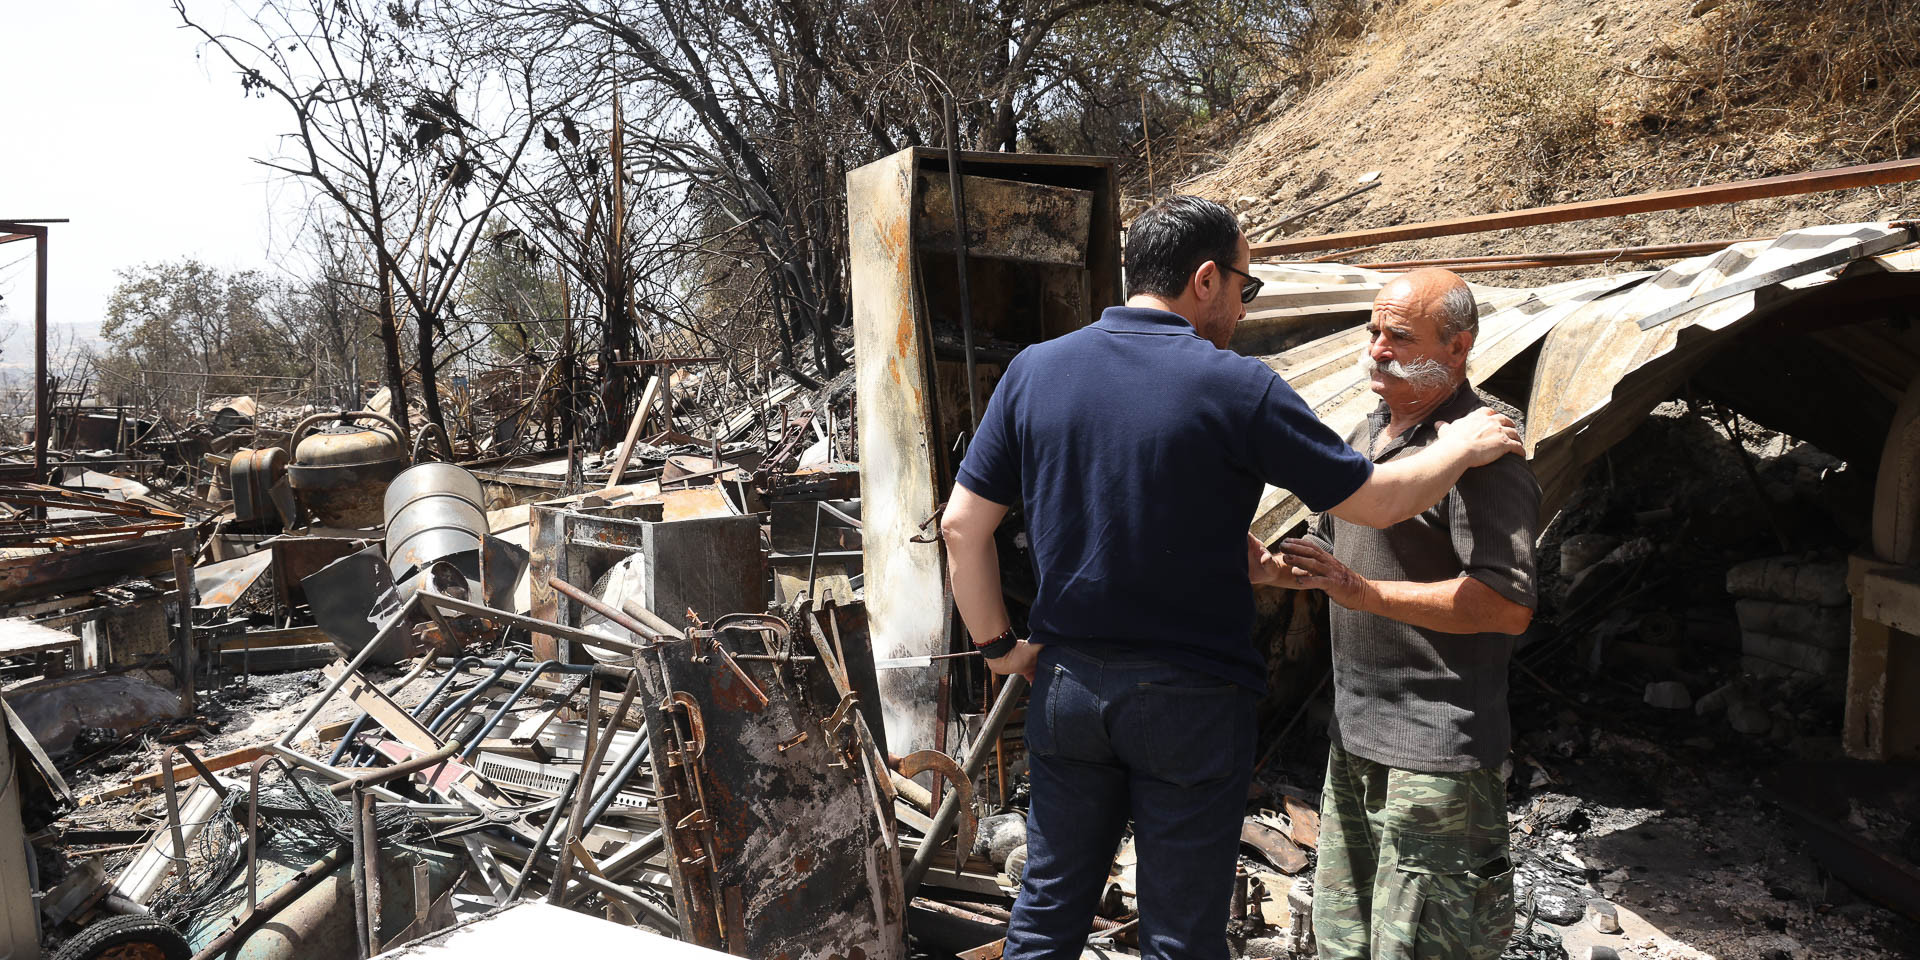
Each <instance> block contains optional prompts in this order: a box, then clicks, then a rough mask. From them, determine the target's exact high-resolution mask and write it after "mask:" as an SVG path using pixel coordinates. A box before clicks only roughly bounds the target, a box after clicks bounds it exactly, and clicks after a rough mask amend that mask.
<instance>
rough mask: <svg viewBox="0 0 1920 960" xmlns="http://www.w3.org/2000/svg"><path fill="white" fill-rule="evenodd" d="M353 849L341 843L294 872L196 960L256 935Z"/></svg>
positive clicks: (209, 958) (195, 959) (209, 957)
mask: <svg viewBox="0 0 1920 960" xmlns="http://www.w3.org/2000/svg"><path fill="white" fill-rule="evenodd" d="M349 853H350V851H349V850H348V848H347V847H345V846H338V847H335V848H333V852H332V853H329V854H327V855H326V856H324V857H321V858H320V859H318V860H315V861H314V862H313V863H311V864H308V865H307V868H306V869H305V870H302V871H300V872H299V873H296V874H294V875H293V877H292V879H290V880H288V881H287V882H286V883H283V884H281V885H280V889H278V890H275V891H274V892H273V893H272V894H270V895H269V896H268V897H267V898H266V899H265V900H262V901H260V903H259V905H258V906H256V907H254V908H253V909H252V910H250V911H248V912H247V914H246V916H243V917H241V918H240V921H239V922H238V923H236V924H235V925H234V927H233V929H231V930H228V931H227V932H226V933H223V934H221V935H219V936H217V937H215V938H213V942H211V943H209V944H207V947H206V949H204V950H202V951H200V952H199V953H196V954H194V955H193V960H213V958H214V957H217V956H220V955H221V954H223V953H226V952H227V951H228V950H229V949H230V948H234V947H238V946H239V945H240V944H242V943H245V942H246V940H247V938H248V937H251V936H253V933H254V931H255V930H258V929H260V925H261V924H263V923H265V922H267V921H268V920H271V919H273V917H274V915H275V914H278V913H279V912H280V911H281V910H283V909H285V908H286V906H287V905H288V904H290V903H292V902H293V901H295V900H298V899H300V897H301V895H303V894H305V893H306V892H307V891H308V890H311V889H313V888H314V887H316V886H318V885H319V884H320V881H322V880H324V879H326V878H327V877H329V876H331V875H332V874H333V871H335V870H337V869H339V867H340V864H342V863H345V862H346V860H347V857H348V855H349Z"/></svg>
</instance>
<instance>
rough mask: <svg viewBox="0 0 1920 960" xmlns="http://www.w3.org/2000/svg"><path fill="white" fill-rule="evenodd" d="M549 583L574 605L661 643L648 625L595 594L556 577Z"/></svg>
mask: <svg viewBox="0 0 1920 960" xmlns="http://www.w3.org/2000/svg"><path fill="white" fill-rule="evenodd" d="M548 582H549V583H551V584H552V585H553V589H554V592H556V593H558V594H560V595H561V596H563V597H566V598H567V599H569V600H572V601H573V602H574V603H577V604H579V605H581V606H583V607H586V608H587V609H588V610H592V611H593V612H594V613H597V614H599V615H601V616H603V617H606V618H607V619H608V620H612V621H613V622H614V624H615V625H617V626H619V627H620V628H621V629H623V630H626V631H627V632H628V633H631V634H633V635H634V636H636V637H639V638H640V639H642V640H645V641H647V642H648V643H658V642H659V640H660V635H659V634H658V633H657V632H655V631H654V630H653V629H651V628H649V627H648V626H647V625H646V624H644V623H641V622H640V621H639V620H637V619H635V618H633V617H631V616H628V615H627V613H626V612H625V611H623V610H617V609H615V608H614V607H613V605H612V604H609V603H607V602H605V601H603V600H601V599H600V598H599V597H596V596H594V595H593V594H591V593H588V592H586V591H585V590H582V589H580V588H579V587H576V586H574V585H573V584H571V583H568V582H566V581H565V580H561V579H559V578H557V577H556V578H554V579H553V580H550V581H548Z"/></svg>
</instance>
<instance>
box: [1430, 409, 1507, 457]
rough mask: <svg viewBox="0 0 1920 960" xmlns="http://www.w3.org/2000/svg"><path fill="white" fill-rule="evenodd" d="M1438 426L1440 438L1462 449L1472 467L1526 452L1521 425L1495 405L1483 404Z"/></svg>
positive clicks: (1453, 446)
mask: <svg viewBox="0 0 1920 960" xmlns="http://www.w3.org/2000/svg"><path fill="white" fill-rule="evenodd" d="M1436 430H1437V431H1438V433H1439V442H1440V443H1443V444H1447V445H1448V446H1450V447H1451V448H1452V449H1454V450H1456V451H1457V452H1459V454H1460V455H1461V456H1463V457H1464V458H1465V460H1466V462H1467V465H1468V466H1469V467H1484V466H1486V465H1487V464H1489V463H1492V462H1494V461H1495V460H1498V459H1500V458H1501V457H1504V456H1506V455H1507V454H1509V453H1518V454H1522V455H1524V454H1525V453H1526V447H1524V446H1522V445H1521V443H1520V428H1519V427H1517V426H1515V425H1514V422H1513V419H1512V418H1511V417H1508V416H1507V415H1506V414H1504V413H1501V412H1500V411H1498V410H1495V409H1493V408H1492V407H1481V408H1480V409H1478V410H1475V411H1474V412H1472V413H1469V414H1467V415H1466V416H1464V417H1461V418H1460V419H1458V420H1454V421H1451V422H1448V423H1441V424H1439V425H1438V426H1437V427H1436Z"/></svg>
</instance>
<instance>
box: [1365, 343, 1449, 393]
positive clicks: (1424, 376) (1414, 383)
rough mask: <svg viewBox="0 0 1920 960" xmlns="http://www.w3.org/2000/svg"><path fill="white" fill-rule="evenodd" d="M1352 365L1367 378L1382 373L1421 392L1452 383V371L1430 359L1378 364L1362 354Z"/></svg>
mask: <svg viewBox="0 0 1920 960" xmlns="http://www.w3.org/2000/svg"><path fill="white" fill-rule="evenodd" d="M1354 365H1355V366H1357V367H1359V368H1360V372H1362V373H1365V374H1366V375H1368V376H1372V375H1373V374H1375V373H1383V374H1386V375H1387V376H1389V377H1392V378H1393V379H1395V380H1403V381H1405V382H1406V383H1407V385H1408V386H1411V387H1414V388H1416V389H1421V390H1430V389H1434V388H1437V387H1444V386H1447V385H1448V384H1450V383H1452V382H1453V371H1452V370H1450V369H1448V368H1447V365H1446V364H1444V363H1441V362H1440V361H1438V360H1435V359H1433V358H1432V357H1422V358H1421V359H1419V360H1415V361H1413V362H1412V363H1401V362H1400V361H1398V360H1389V361H1387V362H1386V363H1380V362H1378V361H1376V360H1374V359H1373V357H1372V356H1371V355H1369V354H1367V353H1365V352H1362V353H1361V354H1360V359H1359V360H1358V361H1356V362H1355V364H1354Z"/></svg>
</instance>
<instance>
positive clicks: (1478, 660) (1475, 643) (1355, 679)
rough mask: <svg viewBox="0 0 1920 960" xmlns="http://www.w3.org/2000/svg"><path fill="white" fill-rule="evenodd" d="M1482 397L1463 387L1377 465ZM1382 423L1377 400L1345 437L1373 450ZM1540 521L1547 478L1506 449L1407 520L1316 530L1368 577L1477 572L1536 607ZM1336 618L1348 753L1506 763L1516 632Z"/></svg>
mask: <svg viewBox="0 0 1920 960" xmlns="http://www.w3.org/2000/svg"><path fill="white" fill-rule="evenodd" d="M1485 402H1486V401H1483V400H1482V399H1481V397H1480V396H1479V395H1478V394H1477V393H1476V392H1475V391H1474V390H1473V389H1472V388H1471V387H1469V386H1466V385H1464V384H1463V385H1462V386H1461V387H1460V389H1459V391H1458V392H1456V393H1455V394H1454V395H1453V396H1452V397H1450V398H1449V399H1448V400H1447V402H1446V403H1443V404H1441V405H1440V407H1439V408H1438V409H1436V410H1435V411H1434V412H1433V413H1432V414H1431V415H1430V416H1429V417H1428V418H1427V420H1426V421H1424V422H1422V423H1421V424H1419V425H1418V426H1416V427H1414V428H1413V429H1411V430H1408V431H1407V432H1405V433H1403V434H1401V435H1400V436H1398V437H1395V438H1394V439H1393V440H1391V441H1389V442H1387V443H1386V444H1385V445H1383V446H1382V447H1381V448H1380V449H1379V451H1378V452H1376V453H1374V454H1373V460H1374V462H1375V463H1385V462H1387V461H1389V460H1392V459H1393V458H1395V457H1397V456H1402V455H1404V454H1406V453H1407V452H1408V451H1412V450H1417V449H1419V448H1421V447H1424V446H1426V445H1427V444H1429V443H1432V442H1433V440H1434V437H1435V436H1436V433H1435V424H1437V423H1440V422H1444V421H1448V420H1453V419H1456V418H1458V417H1461V416H1465V415H1466V414H1469V413H1472V412H1473V411H1474V410H1475V409H1476V408H1478V407H1480V406H1482V405H1483V404H1484V403H1485ZM1496 406H1497V405H1496ZM1516 419H1517V418H1516ZM1386 425H1387V408H1386V405H1385V404H1381V406H1380V408H1379V409H1378V410H1376V411H1375V412H1374V413H1373V414H1372V415H1371V416H1369V417H1368V418H1367V420H1366V422H1364V423H1362V424H1361V425H1360V426H1359V427H1358V428H1357V429H1355V430H1354V432H1353V434H1352V435H1351V436H1350V437H1348V442H1349V443H1351V444H1353V446H1354V449H1356V450H1360V451H1361V452H1363V453H1364V452H1366V451H1369V450H1372V449H1373V441H1374V438H1375V437H1376V436H1377V435H1378V434H1379V433H1380V432H1381V431H1382V430H1384V429H1385V428H1386ZM1539 528H1540V484H1539V482H1538V481H1536V480H1535V479H1534V476H1533V471H1532V470H1530V469H1529V468H1528V467H1527V463H1526V460H1525V459H1523V458H1522V457H1520V456H1519V455H1518V454H1509V455H1507V456H1505V457H1502V458H1500V459H1499V460H1497V461H1495V462H1493V463H1491V464H1488V465H1487V466H1484V467H1476V468H1474V469H1472V470H1468V471H1467V472H1466V473H1465V474H1463V475H1461V477H1460V481H1459V483H1457V484H1455V486H1454V488H1453V490H1452V491H1451V492H1450V493H1448V494H1447V497H1446V499H1444V500H1441V501H1440V502H1439V503H1438V504H1436V505H1435V506H1434V507H1432V508H1431V509H1429V510H1427V511H1426V512H1425V513H1422V514H1420V515H1419V516H1417V517H1414V518H1413V519H1411V520H1406V521H1403V522H1401V523H1397V524H1394V525H1393V526H1391V527H1388V528H1386V529H1384V530H1376V529H1374V528H1371V527H1363V526H1359V525H1356V524H1351V523H1347V522H1345V521H1342V520H1338V519H1335V518H1334V517H1333V516H1332V515H1331V514H1321V515H1320V516H1319V518H1318V519H1316V520H1315V522H1314V524H1313V527H1312V529H1311V530H1310V532H1309V535H1308V536H1309V539H1312V540H1317V541H1319V542H1320V543H1321V544H1322V546H1325V547H1327V548H1328V549H1330V550H1331V551H1332V552H1333V555H1334V556H1335V557H1336V558H1338V559H1339V560H1340V562H1341V563H1344V564H1346V565H1347V566H1348V567H1349V568H1350V569H1352V570H1353V571H1354V572H1355V573H1357V574H1359V575H1360V576H1362V577H1365V578H1367V579H1369V580H1401V581H1413V582H1419V583H1433V582H1437V581H1443V580H1455V579H1458V578H1460V577H1463V576H1465V577H1472V578H1473V579H1475V580H1478V581H1480V582H1481V583H1483V584H1486V585H1487V586H1488V587H1491V588H1493V590H1494V591H1495V592H1497V593H1499V594H1500V595H1501V596H1503V597H1506V598H1507V599H1509V600H1512V601H1513V602H1515V603H1518V604H1522V605H1524V606H1527V607H1529V608H1531V607H1534V606H1535V603H1536V600H1535V592H1534V590H1535V588H1534V558H1533V550H1534V540H1535V538H1536V537H1537V536H1538V535H1539ZM1332 621H1333V686H1334V706H1333V722H1332V725H1331V730H1330V731H1329V732H1330V734H1331V735H1332V737H1333V742H1334V743H1335V744H1336V745H1338V746H1339V747H1340V748H1341V749H1342V750H1345V751H1347V752H1348V753H1352V754H1356V755H1358V756H1361V757H1365V758H1367V759H1369V760H1373V761H1376V762H1378V763H1384V764H1386V765H1388V766H1391V767H1399V768H1402V769H1407V770H1418V771H1421V772H1426V773H1458V772H1461V771H1466V770H1477V769H1482V768H1490V767H1498V766H1500V764H1501V762H1502V761H1504V760H1505V759H1506V755H1507V749H1508V748H1509V746H1511V744H1512V738H1513V734H1512V729H1511V726H1510V723H1509V721H1508V718H1507V661H1508V659H1509V658H1510V657H1511V656H1512V654H1513V638H1512V637H1509V636H1504V635H1501V634H1497V633H1474V634H1447V633H1440V632H1438V631H1434V630H1426V629H1422V628H1419V627H1413V626H1409V625H1407V624H1404V623H1400V622H1398V621H1394V620H1389V619H1386V618H1385V617H1379V616H1375V615H1373V614H1367V613H1358V612H1355V611H1352V610H1348V609H1346V608H1345V607H1341V606H1339V605H1337V604H1336V605H1334V607H1333V611H1332Z"/></svg>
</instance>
